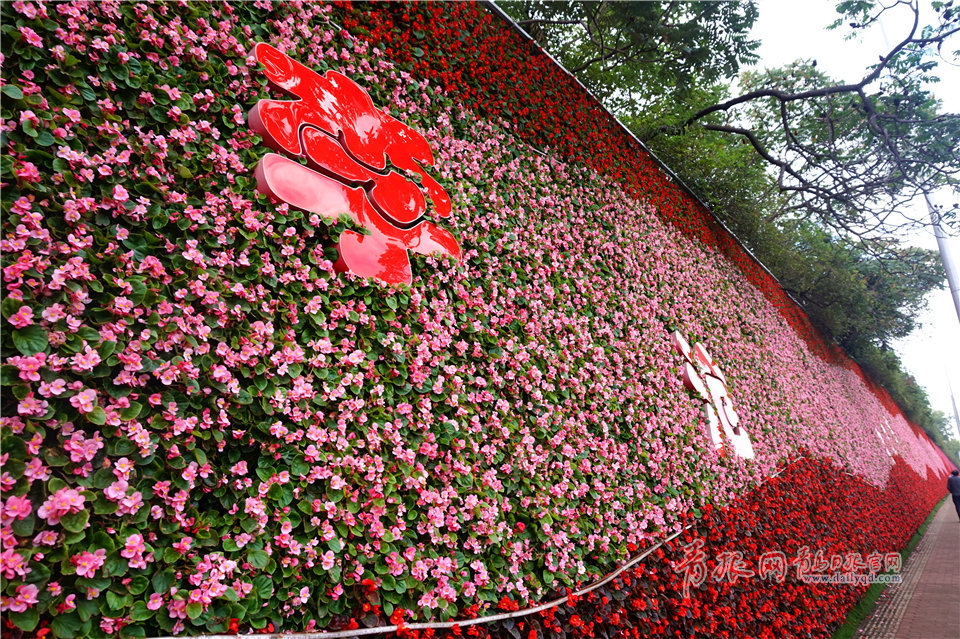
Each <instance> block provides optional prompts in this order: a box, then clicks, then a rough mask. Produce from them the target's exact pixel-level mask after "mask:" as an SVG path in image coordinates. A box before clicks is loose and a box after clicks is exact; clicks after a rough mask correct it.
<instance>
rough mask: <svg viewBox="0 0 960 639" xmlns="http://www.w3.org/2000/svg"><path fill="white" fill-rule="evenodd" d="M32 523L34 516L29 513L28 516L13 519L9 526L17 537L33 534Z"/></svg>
mask: <svg viewBox="0 0 960 639" xmlns="http://www.w3.org/2000/svg"><path fill="white" fill-rule="evenodd" d="M34 523H35V519H34V516H33V515H30V516H29V517H25V518H23V519H17V520H15V521H14V522H13V524H11V525H10V527H11V528H13V532H14V533H15V534H16V535H17V536H18V537H28V536H30V535H32V534H33V526H34Z"/></svg>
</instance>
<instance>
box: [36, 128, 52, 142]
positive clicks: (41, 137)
mask: <svg viewBox="0 0 960 639" xmlns="http://www.w3.org/2000/svg"><path fill="white" fill-rule="evenodd" d="M55 142H56V139H55V138H54V137H53V134H52V133H50V131H48V130H47V129H44V130H43V131H41V132H40V133H39V134H38V135H37V144H39V145H40V146H53V144H54V143H55Z"/></svg>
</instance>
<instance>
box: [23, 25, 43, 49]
mask: <svg viewBox="0 0 960 639" xmlns="http://www.w3.org/2000/svg"><path fill="white" fill-rule="evenodd" d="M20 35H21V36H23V39H24V40H26V41H27V44H30V45H33V46H35V47H42V46H43V39H42V38H41V37H40V36H39V35H37V32H36V31H34V30H33V29H31V28H30V27H20Z"/></svg>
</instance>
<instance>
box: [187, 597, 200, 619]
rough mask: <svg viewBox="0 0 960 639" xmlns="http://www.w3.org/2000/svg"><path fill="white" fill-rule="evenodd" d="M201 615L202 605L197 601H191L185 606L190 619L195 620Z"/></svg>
mask: <svg viewBox="0 0 960 639" xmlns="http://www.w3.org/2000/svg"><path fill="white" fill-rule="evenodd" d="M201 614H203V604H201V603H200V602H199V601H192V602H190V603H188V604H187V616H188V617H190V618H191V619H196V618H197V617H199V616H200V615H201Z"/></svg>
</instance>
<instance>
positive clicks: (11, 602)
mask: <svg viewBox="0 0 960 639" xmlns="http://www.w3.org/2000/svg"><path fill="white" fill-rule="evenodd" d="M38 592H39V590H38V588H37V587H36V586H34V585H33V584H27V585H21V586H17V594H16V595H14V596H13V597H3V598H2V600H0V602H2V603H0V610H3V611H7V610H9V611H11V612H26V610H27V609H28V608H31V607H33V605H34V604H36V603H37V593H38Z"/></svg>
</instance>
